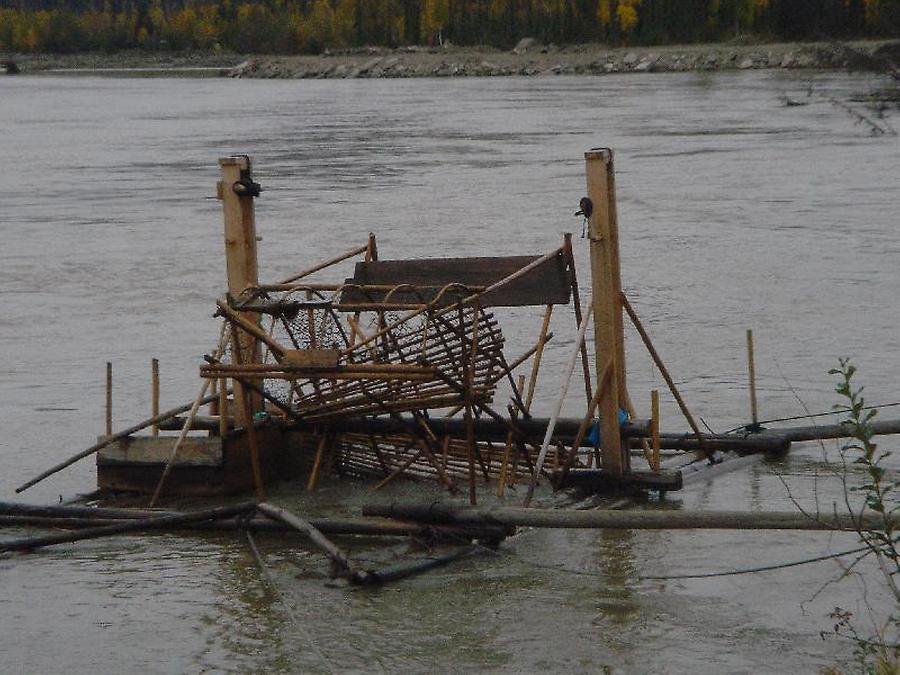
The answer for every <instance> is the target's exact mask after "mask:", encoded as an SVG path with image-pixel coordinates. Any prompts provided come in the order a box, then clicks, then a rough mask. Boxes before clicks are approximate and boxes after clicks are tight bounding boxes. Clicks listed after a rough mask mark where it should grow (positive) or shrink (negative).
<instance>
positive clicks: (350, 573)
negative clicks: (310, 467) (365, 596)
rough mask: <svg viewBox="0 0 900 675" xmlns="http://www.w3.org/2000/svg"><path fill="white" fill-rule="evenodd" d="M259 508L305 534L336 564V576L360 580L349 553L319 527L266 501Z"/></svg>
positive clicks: (264, 513)
mask: <svg viewBox="0 0 900 675" xmlns="http://www.w3.org/2000/svg"><path fill="white" fill-rule="evenodd" d="M257 509H259V511H260V513H262V514H263V515H265V516H268V517H269V518H272V519H273V520H280V521H281V522H283V523H286V524H288V525H290V526H291V527H293V528H295V529H297V530H299V531H300V532H302V533H303V534H305V535H306V536H307V537H308V538H309V540H310V541H311V542H312V543H313V544H315V545H316V546H317V547H318V548H319V549H320V550H321V551H322V552H323V553H324V554H325V555H327V556H328V558H329V559H330V560H331V562H332V563H333V564H334V567H335V570H334V571H335V576H344V577H348V578H350V579H351V580H352V581H355V582H359V581H360V579H361V578H362V577H361V575H360V573H359V572H357V571H356V570H354V569H353V565H352V564H351V563H350V559H349V558H348V557H347V555H346V554H345V553H344V552H343V551H341V549H339V548H338V547H337V546H335V545H334V544H333V543H332V542H331V541H330V540H329V539H328V538H327V537H326V536H325V535H324V534H322V533H321V532H320V531H319V530H318V529H316V528H315V527H313V525H312V524H311V523H310V522H309V521H308V520H304V519H303V518H300V517H298V516H296V515H294V514H293V513H291V512H290V511H288V510H286V509H282V508H279V507H277V506H273V505H272V504H267V503H265V502H263V503H262V504H258V505H257Z"/></svg>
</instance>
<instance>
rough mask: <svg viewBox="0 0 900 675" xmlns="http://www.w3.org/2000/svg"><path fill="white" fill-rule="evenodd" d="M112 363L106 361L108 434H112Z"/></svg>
mask: <svg viewBox="0 0 900 675" xmlns="http://www.w3.org/2000/svg"><path fill="white" fill-rule="evenodd" d="M112 432H113V431H112V363H111V362H109V361H107V362H106V436H107V438H108V437H109V436H112Z"/></svg>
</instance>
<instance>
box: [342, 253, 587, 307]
mask: <svg viewBox="0 0 900 675" xmlns="http://www.w3.org/2000/svg"><path fill="white" fill-rule="evenodd" d="M538 257H539V256H502V257H478V258H423V259H419V260H374V261H372V262H360V263H357V264H356V269H355V270H354V275H353V278H352V279H347V280H346V283H348V284H357V285H360V286H368V285H373V286H395V285H398V284H411V285H413V286H416V290H417V291H418V293H416V292H413V291H397V292H395V293H392V294H391V297H390V298H389V299H388V302H399V303H421V302H423V301H424V302H430V301H431V300H433V299H434V298H435V297H436V296H437V294H438V293H439V292H440V290H441V289H442V288H444V287H445V286H447V285H448V284H451V283H459V284H464V285H466V286H476V287H482V288H484V287H488V286H491V285H492V284H495V283H497V282H498V281H500V280H501V279H504V278H505V277H508V276H509V275H511V274H513V273H515V272H517V271H518V270H520V269H522V268H523V267H525V266H526V265H528V264H529V263H532V262H534V261H535V260H537V258H538ZM570 291H571V286H570V284H569V280H568V276H567V274H566V264H565V259H564V257H563V255H562V254H561V253H560V254H559V255H557V256H555V257H554V258H550V259H549V260H547V261H546V262H544V263H542V264H541V265H538V266H537V267H535V268H534V269H533V270H531V271H530V272H528V273H527V274H525V275H523V276H522V277H520V278H519V279H516V280H514V281H512V282H510V283H509V284H507V285H505V286H503V287H501V288H499V289H497V290H496V291H492V292H490V293H486V294H484V295H483V296H482V299H481V305H482V306H483V307H523V306H530V305H549V304H554V305H556V304H563V305H564V304H567V303H568V302H569V297H570ZM386 295H387V291H373V290H366V291H362V290H360V289H357V288H352V287H351V288H348V289H346V290H344V291H343V293H342V294H341V304H348V305H349V304H357V303H365V302H384V301H385V297H386ZM465 295H466V293H465V292H462V291H455V292H450V293H445V295H444V296H442V302H441V304H445V305H446V304H451V303H453V302H456V301H457V300H459V299H460V298H461V297H465Z"/></svg>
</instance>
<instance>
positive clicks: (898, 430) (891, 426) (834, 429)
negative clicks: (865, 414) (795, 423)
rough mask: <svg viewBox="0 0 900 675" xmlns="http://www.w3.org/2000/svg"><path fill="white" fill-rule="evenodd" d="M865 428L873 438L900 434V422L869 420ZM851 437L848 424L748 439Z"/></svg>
mask: <svg viewBox="0 0 900 675" xmlns="http://www.w3.org/2000/svg"><path fill="white" fill-rule="evenodd" d="M866 426H867V427H868V428H869V429H870V430H871V431H872V435H873V436H887V435H890V434H900V420H871V421H869V422H868V423H867V424H866ZM851 435H852V429H851V426H850V424H849V423H848V422H841V423H839V424H823V425H819V426H807V427H789V428H786V429H772V430H771V431H763V432H761V433H759V434H756V435H753V436H750V437H749V438H769V437H776V436H777V437H780V438H784V439H786V440H788V441H818V440H825V439H828V438H847V437H849V436H851Z"/></svg>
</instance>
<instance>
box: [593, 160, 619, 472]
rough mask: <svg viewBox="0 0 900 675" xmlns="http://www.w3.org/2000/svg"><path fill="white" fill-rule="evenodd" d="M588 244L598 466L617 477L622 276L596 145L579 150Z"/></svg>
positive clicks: (604, 163) (611, 194)
mask: <svg viewBox="0 0 900 675" xmlns="http://www.w3.org/2000/svg"><path fill="white" fill-rule="evenodd" d="M584 159H585V170H586V174H587V191H588V198H589V199H590V200H591V204H592V209H591V213H590V215H589V216H588V238H589V240H590V246H591V286H592V290H593V304H594V348H595V352H596V368H597V379H596V381H597V386H598V387H599V388H600V389H601V390H602V391H601V395H600V399H599V405H598V408H599V411H600V446H601V452H602V458H603V470H604V471H606V472H607V473H609V474H610V475H611V476H613V477H615V478H622V477H623V476H624V475H625V474H626V473H628V471H629V470H630V456H629V453H628V448H627V446H626V444H625V443H623V442H622V434H621V430H620V427H619V410H621V409H623V408H624V407H625V401H626V398H627V396H626V387H625V336H624V325H623V324H624V322H623V319H622V277H621V273H620V270H619V223H618V214H617V211H616V183H615V170H614V166H613V152H612V150H610V149H609V148H595V149H592V150H589V151H588V152H586V153H584Z"/></svg>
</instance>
